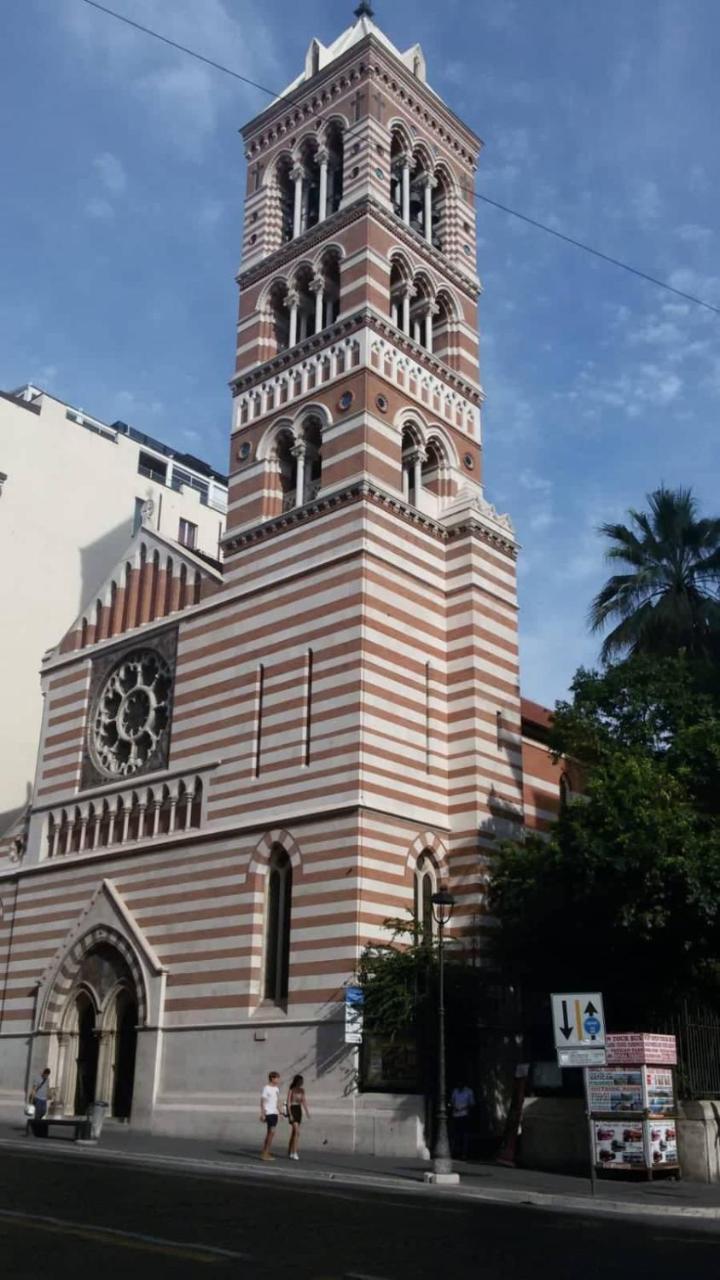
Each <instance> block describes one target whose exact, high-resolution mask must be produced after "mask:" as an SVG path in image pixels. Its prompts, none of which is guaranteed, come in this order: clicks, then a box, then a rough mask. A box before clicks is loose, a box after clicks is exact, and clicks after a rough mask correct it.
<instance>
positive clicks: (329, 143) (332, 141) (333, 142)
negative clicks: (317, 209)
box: [320, 123, 344, 218]
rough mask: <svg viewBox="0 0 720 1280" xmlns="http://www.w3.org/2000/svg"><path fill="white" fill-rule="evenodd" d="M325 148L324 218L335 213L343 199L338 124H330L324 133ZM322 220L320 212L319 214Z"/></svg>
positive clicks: (342, 146) (341, 139)
mask: <svg viewBox="0 0 720 1280" xmlns="http://www.w3.org/2000/svg"><path fill="white" fill-rule="evenodd" d="M325 145H326V147H327V153H328V159H327V167H328V169H327V204H326V209H325V216H329V215H330V214H331V213H337V211H338V209H339V208H340V202H341V200H342V197H343V149H344V144H343V131H342V128H341V126H340V125H339V124H335V123H333V124H331V125H329V126H328V128H327V131H326V133H325ZM320 216H321V218H322V216H323V215H322V212H321V215H320Z"/></svg>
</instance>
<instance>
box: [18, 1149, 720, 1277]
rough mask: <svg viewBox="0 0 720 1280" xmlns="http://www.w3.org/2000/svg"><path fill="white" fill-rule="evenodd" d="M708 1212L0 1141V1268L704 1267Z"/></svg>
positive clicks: (710, 1248) (487, 1271)
mask: <svg viewBox="0 0 720 1280" xmlns="http://www.w3.org/2000/svg"><path fill="white" fill-rule="evenodd" d="M718 1234H719V1229H718V1227H717V1224H714V1225H708V1226H705V1225H703V1224H700V1223H698V1224H697V1225H695V1224H691V1225H690V1226H689V1227H688V1229H683V1230H676V1229H674V1228H673V1229H669V1228H668V1227H667V1226H663V1225H662V1223H661V1222H658V1223H656V1222H655V1221H654V1220H653V1221H648V1220H645V1221H629V1220H625V1219H611V1218H607V1217H596V1218H593V1217H591V1216H589V1215H588V1216H585V1215H583V1216H578V1215H563V1214H557V1213H547V1212H545V1211H540V1210H537V1209H532V1208H515V1207H512V1208H510V1207H507V1208H506V1207H504V1206H498V1205H489V1204H479V1203H471V1202H466V1201H456V1202H453V1201H452V1199H450V1198H447V1199H446V1198H438V1197H437V1196H436V1195H435V1194H434V1193H432V1192H430V1193H428V1194H427V1196H426V1195H425V1193H424V1192H422V1193H421V1192H418V1190H413V1191H408V1192H407V1193H403V1192H399V1191H398V1192H394V1191H392V1192H385V1191H383V1192H373V1191H368V1190H366V1189H365V1190H362V1191H357V1192H356V1191H354V1190H353V1189H351V1188H348V1187H342V1188H340V1187H338V1188H337V1189H333V1188H332V1187H327V1188H325V1187H323V1188H317V1187H312V1188H310V1187H305V1186H302V1185H300V1184H298V1185H297V1186H293V1185H288V1184H287V1183H286V1182H280V1181H278V1182H273V1180H272V1179H263V1178H259V1180H256V1179H254V1178H245V1179H237V1180H233V1181H228V1180H227V1179H221V1178H220V1179H218V1178H214V1177H212V1176H208V1177H204V1176H203V1177H199V1176H197V1175H196V1174H193V1175H190V1174H187V1173H175V1172H167V1171H163V1172H160V1171H157V1172H156V1171H150V1170H148V1171H145V1170H142V1171H140V1170H136V1169H132V1170H131V1169H127V1168H121V1167H115V1166H108V1165H103V1164H99V1163H98V1164H93V1163H91V1158H89V1159H88V1162H87V1163H86V1162H85V1161H84V1160H83V1161H80V1160H78V1159H77V1158H69V1157H68V1158H67V1159H61V1160H59V1159H57V1158H52V1159H48V1158H45V1157H44V1156H43V1154H42V1153H41V1152H36V1151H34V1150H33V1151H29V1152H28V1153H27V1154H24V1153H23V1154H20V1153H11V1152H2V1153H0V1259H1V1263H0V1270H1V1272H2V1276H3V1278H5V1277H7V1278H8V1280H25V1277H28V1278H29V1277H32V1280H38V1277H41V1276H44V1275H48V1276H52V1278H53V1280H66V1278H67V1280H70V1278H71V1277H72V1280H77V1277H78V1275H83V1276H85V1277H91V1276H93V1275H97V1276H99V1277H101V1280H106V1278H108V1277H114V1276H123V1277H126V1276H130V1277H131V1278H132V1280H145V1278H146V1277H147V1278H148V1280H149V1278H150V1277H152V1278H153V1280H165V1278H166V1277H167V1278H168V1280H169V1278H170V1277H172V1278H173V1280H183V1278H184V1277H186V1276H194V1277H200V1276H202V1275H203V1274H204V1273H205V1272H208V1280H211V1278H212V1276H213V1275H215V1276H217V1277H218V1280H219V1278H220V1277H223V1276H233V1277H235V1280H237V1278H238V1277H242V1278H243V1280H245V1278H247V1280H256V1278H257V1280H289V1277H294V1278H295V1280H411V1278H412V1280H438V1278H440V1280H442V1278H443V1277H444V1276H445V1275H448V1277H449V1280H465V1277H468V1280H469V1278H470V1277H472V1280H526V1278H527V1280H531V1278H532V1280H536V1278H537V1277H545V1276H547V1277H552V1280H607V1277H609V1276H612V1277H613V1280H623V1278H624V1277H628V1278H629V1277H632V1278H633V1280H636V1278H637V1276H638V1275H642V1276H646V1275H647V1276H652V1277H653V1280H670V1278H671V1277H672V1280H677V1277H678V1275H691V1276H692V1277H693V1280H705V1277H707V1280H710V1277H712V1280H717V1276H718V1265H719V1264H718V1246H719V1245H720V1240H719V1239H718Z"/></svg>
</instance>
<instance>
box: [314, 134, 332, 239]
mask: <svg viewBox="0 0 720 1280" xmlns="http://www.w3.org/2000/svg"><path fill="white" fill-rule="evenodd" d="M317 159H318V164H319V165H320V197H319V207H318V222H324V221H325V219H326V218H327V194H328V161H329V159H330V152H329V151H328V149H327V147H325V146H320V147H318V149H317Z"/></svg>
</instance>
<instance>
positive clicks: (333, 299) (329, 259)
mask: <svg viewBox="0 0 720 1280" xmlns="http://www.w3.org/2000/svg"><path fill="white" fill-rule="evenodd" d="M313 288H314V289H315V290H317V289H318V288H321V289H322V296H321V299H320V301H319V302H318V297H317V293H316V295H315V306H316V310H317V311H318V317H317V319H318V320H319V322H320V323H319V324H318V325H317V326H316V329H315V332H316V333H317V332H318V331H319V330H320V329H324V328H326V327H327V325H330V324H334V323H335V321H336V320H337V318H338V315H339V314H340V255H339V254H338V253H337V251H336V250H334V249H330V250H328V252H327V253H326V254H325V255H324V257H323V260H322V264H321V271H320V275H319V277H316V279H315V282H314V285H313Z"/></svg>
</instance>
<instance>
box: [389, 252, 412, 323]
mask: <svg viewBox="0 0 720 1280" xmlns="http://www.w3.org/2000/svg"><path fill="white" fill-rule="evenodd" d="M411 294H412V282H411V280H410V277H409V272H408V270H407V268H406V266H405V264H404V262H403V260H402V259H401V258H393V260H392V263H391V265H390V315H391V317H392V322H393V324H394V325H395V328H396V329H401V330H402V331H403V333H407V334H409V333H410V300H411Z"/></svg>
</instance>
